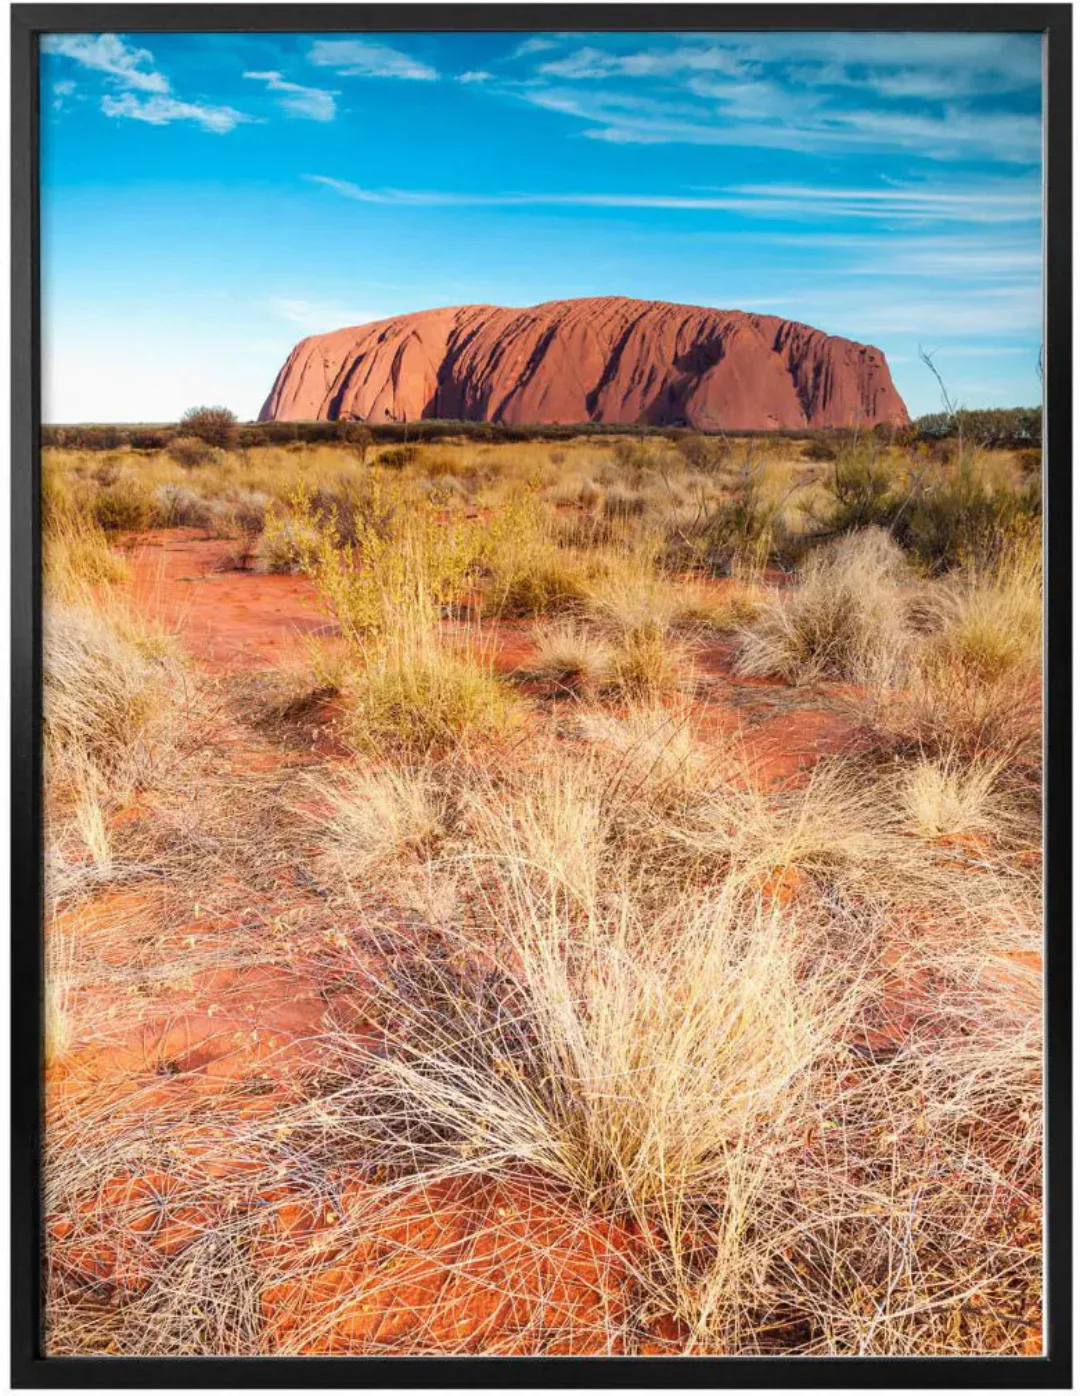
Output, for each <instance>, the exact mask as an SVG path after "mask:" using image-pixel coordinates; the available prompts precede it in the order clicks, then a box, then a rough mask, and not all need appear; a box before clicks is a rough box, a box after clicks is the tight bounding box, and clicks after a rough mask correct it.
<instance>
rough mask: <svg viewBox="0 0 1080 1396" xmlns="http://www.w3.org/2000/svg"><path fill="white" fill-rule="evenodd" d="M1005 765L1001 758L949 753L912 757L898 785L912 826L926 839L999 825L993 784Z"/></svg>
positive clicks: (1004, 816)
mask: <svg viewBox="0 0 1080 1396" xmlns="http://www.w3.org/2000/svg"><path fill="white" fill-rule="evenodd" d="M1004 766H1005V762H1004V760H1003V759H1001V758H998V759H997V760H986V759H982V760H980V759H975V760H973V761H968V760H964V758H963V757H962V756H959V755H957V754H954V753H950V754H947V755H945V756H943V757H938V758H937V759H936V760H931V759H927V758H924V759H923V760H920V761H918V762H916V763H915V764H914V765H912V766H911V768H910V769H909V770H907V771H905V772H904V775H903V778H902V781H901V787H900V789H901V800H902V808H903V811H904V814H905V816H906V817H907V819H908V821H909V822H910V824H911V826H912V828H914V829H915V831H916V832H917V833H919V834H921V835H922V836H923V837H924V838H931V839H932V838H940V837H942V836H953V835H957V834H973V833H974V834H981V833H992V832H997V831H1000V829H1001V827H1002V825H1003V824H1007V823H1008V810H1007V806H1006V805H1005V804H1004V802H1003V800H1002V797H1001V794H1000V791H999V789H998V787H999V785H1000V780H1001V775H1002V771H1003V768H1004Z"/></svg>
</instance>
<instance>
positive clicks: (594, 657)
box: [522, 619, 612, 696]
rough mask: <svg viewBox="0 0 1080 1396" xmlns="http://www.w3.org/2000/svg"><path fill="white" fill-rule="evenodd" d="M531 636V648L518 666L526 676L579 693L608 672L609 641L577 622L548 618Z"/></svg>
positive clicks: (594, 686) (592, 690) (592, 687)
mask: <svg viewBox="0 0 1080 1396" xmlns="http://www.w3.org/2000/svg"><path fill="white" fill-rule="evenodd" d="M532 639H533V643H534V645H535V649H534V651H533V653H532V655H531V656H530V658H529V660H528V661H527V663H526V664H525V665H524V666H523V668H522V674H523V676H524V677H526V678H530V679H536V680H539V681H541V682H544V683H549V684H552V685H554V687H555V688H556V689H558V690H559V691H562V692H567V693H574V694H577V695H579V696H581V695H584V694H592V693H595V691H596V690H597V688H598V687H599V686H600V685H601V684H602V683H603V682H604V680H605V679H606V678H607V677H608V675H609V674H610V672H611V665H612V650H611V646H610V644H609V643H608V642H607V641H606V640H605V639H604V637H603V636H602V635H598V634H596V632H595V631H594V630H591V629H589V628H588V627H587V626H585V625H583V624H581V622H580V621H575V620H569V619H567V620H561V621H549V622H547V623H546V624H543V625H540V626H537V628H536V629H535V630H534V631H533V635H532Z"/></svg>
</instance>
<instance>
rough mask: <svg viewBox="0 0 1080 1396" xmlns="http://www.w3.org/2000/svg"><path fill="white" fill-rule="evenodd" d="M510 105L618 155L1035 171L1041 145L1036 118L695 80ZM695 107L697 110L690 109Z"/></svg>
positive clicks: (528, 89) (560, 93)
mask: <svg viewBox="0 0 1080 1396" xmlns="http://www.w3.org/2000/svg"><path fill="white" fill-rule="evenodd" d="M514 95H516V96H517V97H519V98H520V99H521V100H523V101H525V102H529V103H531V104H532V105H534V106H538V107H543V108H545V109H546V110H548V111H556V112H562V113H564V114H566V115H568V116H574V117H577V118H579V119H580V120H581V121H583V122H586V123H588V124H589V125H591V126H592V127H593V128H594V129H592V130H589V131H587V132H586V134H587V135H589V136H591V137H592V138H593V139H594V140H602V141H609V142H612V143H614V144H618V145H668V144H684V145H716V146H745V147H762V148H767V149H776V150H796V151H804V152H807V153H811V154H828V153H835V154H843V153H847V152H855V153H858V152H866V153H870V152H875V153H876V152H882V151H897V150H901V151H911V152H913V153H917V154H919V155H922V156H924V157H926V158H928V159H933V160H954V159H959V158H972V157H978V156H981V155H990V154H992V155H993V157H994V158H995V159H997V160H1010V161H1015V162H1020V163H1030V162H1034V161H1036V160H1037V159H1038V157H1039V152H1040V149H1041V143H1042V123H1041V119H1040V117H1039V116H1038V115H1035V114H1030V113H1017V112H993V111H975V110H967V109H963V108H960V107H958V106H952V107H949V108H947V109H946V110H945V111H943V112H942V113H940V114H938V113H933V112H911V111H895V110H885V109H876V108H869V109H868V108H865V107H863V108H858V109H854V108H847V109H840V108H835V107H826V106H825V105H823V103H822V101H821V99H820V98H819V97H817V96H816V95H814V94H809V95H807V94H802V95H800V94H798V93H793V92H792V91H791V90H790V89H789V88H786V87H784V86H782V85H780V84H771V83H765V82H756V83H753V82H743V81H735V82H721V81H718V80H715V79H708V80H706V79H702V78H700V77H697V78H692V79H690V81H689V82H688V83H687V84H686V85H685V86H683V87H681V88H680V89H679V95H678V97H677V98H670V97H666V96H661V97H657V96H638V95H636V94H633V93H627V92H623V91H617V90H612V89H607V88H601V89H597V88H588V89H578V88H567V87H544V86H531V85H529V84H521V85H520V86H518V87H517V88H516V89H515V90H514ZM690 99H692V100H690Z"/></svg>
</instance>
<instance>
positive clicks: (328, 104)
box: [244, 72, 340, 121]
mask: <svg viewBox="0 0 1080 1396" xmlns="http://www.w3.org/2000/svg"><path fill="white" fill-rule="evenodd" d="M244 77H245V78H252V79H255V80H256V81H259V82H265V83H266V86H267V87H268V88H269V89H270V91H271V92H277V93H280V94H281V95H280V96H279V97H278V103H277V104H278V106H279V107H280V108H281V109H282V111H284V112H287V113H288V114H289V116H299V117H303V118H305V119H306V120H308V121H333V119H334V117H335V116H336V115H337V103H336V102H335V101H334V98H335V97H338V96H340V93H337V92H331V91H329V90H327V89H326V88H322V87H304V86H303V85H302V84H301V83H298V82H288V81H287V80H286V79H285V77H284V76H283V75H282V74H281V73H273V72H270V73H245V74H244Z"/></svg>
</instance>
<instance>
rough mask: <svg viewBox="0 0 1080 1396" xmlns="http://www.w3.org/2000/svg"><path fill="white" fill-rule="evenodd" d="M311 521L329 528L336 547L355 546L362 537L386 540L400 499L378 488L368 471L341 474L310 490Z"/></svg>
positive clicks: (362, 539) (359, 544) (309, 507)
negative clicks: (311, 492)
mask: <svg viewBox="0 0 1080 1396" xmlns="http://www.w3.org/2000/svg"><path fill="white" fill-rule="evenodd" d="M307 507H308V509H309V512H310V514H311V517H312V520H313V522H315V523H316V524H317V525H318V526H320V527H322V528H324V529H329V532H330V536H331V537H332V538H333V541H334V543H335V545H336V546H337V547H357V546H361V545H362V544H363V541H364V540H365V539H366V540H368V541H369V543H370V541H371V540H373V539H375V538H378V539H381V540H384V541H385V540H387V539H389V538H390V537H391V535H392V534H393V531H394V527H395V518H396V515H397V511H398V509H399V508H400V507H401V500H400V499H398V498H396V497H395V496H394V495H393V494H391V493H390V492H388V491H385V490H383V489H380V487H379V486H378V484H377V483H376V481H375V480H374V478H373V477H372V476H371V475H369V474H368V473H366V472H365V473H364V474H362V475H361V476H359V477H357V476H355V475H341V476H339V477H338V478H337V479H336V480H334V481H328V482H326V483H324V484H321V485H319V487H318V488H317V489H316V490H315V491H314V492H313V494H312V495H311V497H310V500H309V502H308V505H307Z"/></svg>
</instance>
